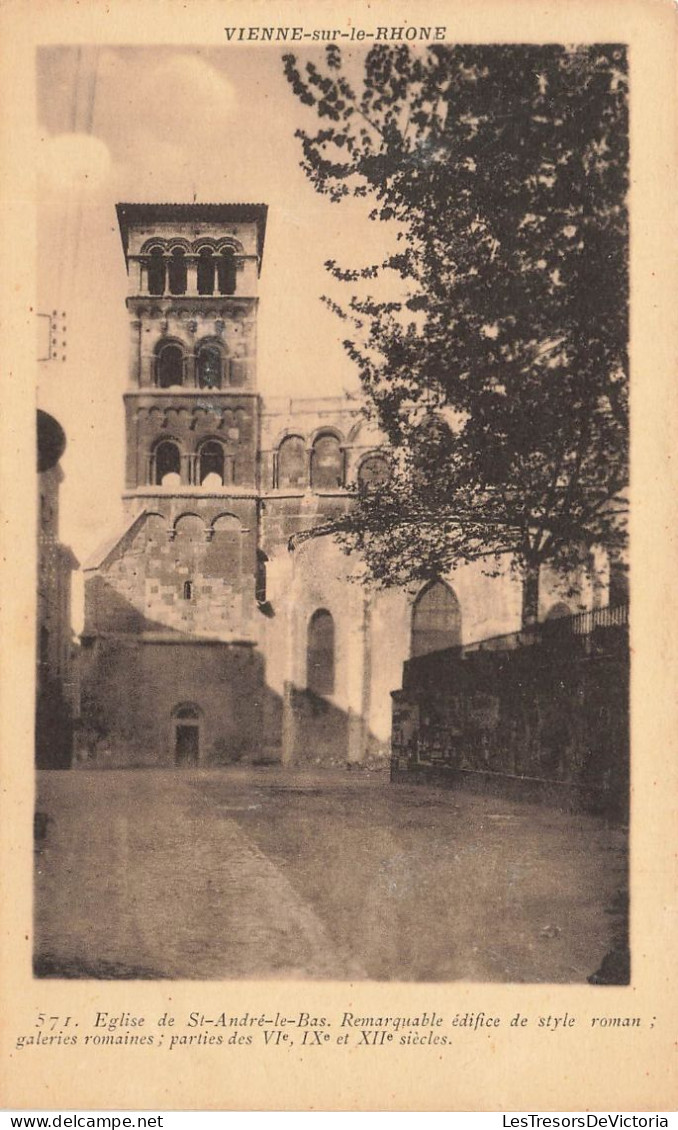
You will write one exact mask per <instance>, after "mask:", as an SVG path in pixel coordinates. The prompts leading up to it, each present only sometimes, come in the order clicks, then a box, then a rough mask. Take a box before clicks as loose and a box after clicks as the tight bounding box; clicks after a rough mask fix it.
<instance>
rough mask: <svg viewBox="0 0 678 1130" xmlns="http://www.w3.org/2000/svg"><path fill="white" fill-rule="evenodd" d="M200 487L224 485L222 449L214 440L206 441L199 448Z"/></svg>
mask: <svg viewBox="0 0 678 1130" xmlns="http://www.w3.org/2000/svg"><path fill="white" fill-rule="evenodd" d="M199 464H200V465H199V478H200V485H201V486H205V487H213V486H215V487H216V486H219V487H220V486H223V485H224V449H223V447H222V446H221V444H220V443H219V442H218V441H217V440H215V439H211V440H207V442H206V443H203V445H202V447H201V448H200V456H199Z"/></svg>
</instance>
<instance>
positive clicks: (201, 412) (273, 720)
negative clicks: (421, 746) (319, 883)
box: [77, 204, 607, 767]
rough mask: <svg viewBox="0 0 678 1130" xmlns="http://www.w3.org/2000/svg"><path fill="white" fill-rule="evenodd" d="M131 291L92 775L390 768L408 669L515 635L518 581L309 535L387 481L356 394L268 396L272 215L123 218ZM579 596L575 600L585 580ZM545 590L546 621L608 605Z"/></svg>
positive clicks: (92, 590)
mask: <svg viewBox="0 0 678 1130" xmlns="http://www.w3.org/2000/svg"><path fill="white" fill-rule="evenodd" d="M117 214H118V222H119V226H120V234H121V238H122V247H123V251H124V256H125V261H126V265H127V274H128V279H129V288H128V297H127V310H128V317H129V350H130V352H129V377H128V385H127V390H126V392H125V394H124V400H125V420H126V437H125V438H126V476H125V484H124V493H123V503H124V515H125V518H124V523H123V526H122V528H121V529H119V530H117V531H116V532H114V533H113V534H112V536H111V537H110V538H109V539H108V540H107V542H106V543H105V544H104V545H103V546H102V547H101V548H100V550H99V551H98V552H97V554H96V555H95V556H94V557H93V558H92V559H91V560H90V561H89V562H88V563H87V565H86V566H85V626H84V631H83V634H82V640H81V643H82V649H81V728H80V732H79V737H78V751H77V753H78V761H79V763H81V764H87V765H90V766H102V767H107V766H110V767H113V766H158V767H160V766H165V767H169V766H173V765H177V766H182V765H183V766H189V765H219V764H232V763H235V762H238V761H245V762H249V763H260V764H266V763H275V762H281V763H283V764H287V765H296V764H302V765H304V764H306V765H345V764H347V763H348V764H364V763H373V762H374V761H375V760H376V759H380V758H384V757H386V756H387V755H388V751H389V740H390V728H391V693H392V692H393V691H394V690H395V689H397V688H398V687H400V685H401V678H402V668H403V663H404V661H405V660H407V659H408V658H409V657H410V656H416V655H422V654H426V653H428V652H432V651H438V650H440V649H442V648H446V647H454V646H458V645H467V644H471V643H473V642H475V641H479V640H483V639H487V638H489V637H496V636H500V635H502V634H505V633H510V632H513V631H516V630H517V629H518V628H519V626H520V616H521V585H520V582H519V579H518V578H517V577H515V576H514V575H513V574H512V573H511V572H510V571H509V570H507V571H506V573H505V574H504V575H502V576H499V577H490V576H487V575H486V574H485V573H483V571H482V565H481V564H479V563H472V564H463V565H460V566H459V568H458V569H456V570H454V572H453V573H452V574H451V575H450V576H449V577H445V578H432V579H431V581H430V582H429V583H428V584H426V585H424V586H421V587H419V588H418V589H414V590H388V591H384V590H377V589H372V588H370V587H369V586H366V585H365V584H362V583H360V580H359V578H358V574H359V571H360V569H359V562H356V561H355V559H353V558H351V557H349V556H347V555H346V554H344V553H343V552H342V550H341V549H340V547H339V546H338V545H337V544H336V543H335V542H334V540H333V539H332V538H331V536H316V537H307V536H304V535H306V534H308V533H309V532H310V531H312V530H313V529H314V528H317V527H319V526H324V525H325V524H327V522H328V521H329V520H331V519H332V518H334V517H336V516H338V515H340V514H342V513H344V512H345V510H346V508H347V507H349V506H350V505H351V490H352V488H353V487H354V486H355V484H356V483H360V482H362V483H365V484H367V485H370V484H371V485H374V486H375V487H378V484H379V482H380V481H383V476H384V475H388V466H389V464H388V452H387V450H386V445H385V443H384V440H383V437H382V436H380V435H379V434H378V433H376V432H375V431H374V430H372V428H371V427H370V426H369V425H368V423H367V422H366V420H365V418H364V417H363V415H362V413H361V411H360V407H359V403H358V402H357V401H355V400H349V399H345V398H342V397H324V396H323V395H322V394H321V390H320V391H319V395H318V396H317V397H314V398H304V399H296V398H294V399H286V398H280V397H276V398H264V397H262V395H261V394H260V392H259V386H258V374H257V316H258V297H257V288H258V280H259V278H260V275H261V272H262V270H263V269H264V246H265V235H266V217H267V208H266V205H264V204H120V205H118V207H117ZM570 589H571V586H570ZM577 591H578V595H577V597H576V599H573V598H572V596H571V592H570V595H569V597H568V598H567V599H568V601H569V603H564V601H563V597H562V593H561V594H560V595H559V583H558V578H557V577H554V576H551V575H549V574H548V572H547V571H545V573H544V575H542V578H541V608H540V618H541V619H545V618H547V617H549V616H553V615H559V614H567V613H571V612H579V611H583V610H587V609H591V608H595V607H599V606H600V605H602V604H604V603H606V600H607V595H606V592H605V580H604V578H603V581H602V583H601V579H600V572H598V576H597V579H596V581H595V582H594V581H593V580H592V579H591V578H590V577H588V576H587V575H582V576H581V577H580V578H578V590H577Z"/></svg>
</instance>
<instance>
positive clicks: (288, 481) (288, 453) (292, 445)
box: [278, 436, 308, 487]
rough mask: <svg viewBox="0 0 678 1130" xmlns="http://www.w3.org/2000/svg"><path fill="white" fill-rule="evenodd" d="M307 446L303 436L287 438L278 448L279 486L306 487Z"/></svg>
mask: <svg viewBox="0 0 678 1130" xmlns="http://www.w3.org/2000/svg"><path fill="white" fill-rule="evenodd" d="M307 482H308V475H307V469H306V444H305V443H304V441H303V439H302V438H301V436H287V437H286V438H285V439H284V440H283V441H282V443H281V444H280V447H279V448H278V486H279V487H305V486H306V484H307Z"/></svg>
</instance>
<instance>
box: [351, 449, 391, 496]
mask: <svg viewBox="0 0 678 1130" xmlns="http://www.w3.org/2000/svg"><path fill="white" fill-rule="evenodd" d="M390 477H391V468H390V467H389V465H388V460H387V459H386V458H385V456H383V455H366V456H365V458H364V459H363V461H362V463H361V464H360V466H359V468H358V484H359V485H360V486H361V487H362V488H363V490H367V491H372V490H378V488H379V487H383V486H385V485H386V483H387V482H388V481H389V479H390Z"/></svg>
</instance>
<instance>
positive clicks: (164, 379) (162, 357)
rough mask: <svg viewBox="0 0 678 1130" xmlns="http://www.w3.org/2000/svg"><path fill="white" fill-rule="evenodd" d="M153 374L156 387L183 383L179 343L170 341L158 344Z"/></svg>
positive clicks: (182, 366) (182, 361)
mask: <svg viewBox="0 0 678 1130" xmlns="http://www.w3.org/2000/svg"><path fill="white" fill-rule="evenodd" d="M155 374H156V378H155V383H156V384H157V386H158V388H172V387H173V386H176V385H182V384H183V383H184V351H183V349H182V348H181V346H180V345H178V344H177V343H176V342H171V341H170V342H164V343H161V344H160V345H159V346H158V349H157V352H156V358H155Z"/></svg>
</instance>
